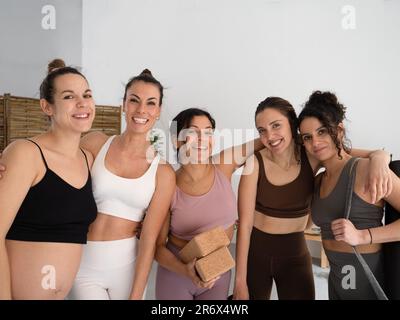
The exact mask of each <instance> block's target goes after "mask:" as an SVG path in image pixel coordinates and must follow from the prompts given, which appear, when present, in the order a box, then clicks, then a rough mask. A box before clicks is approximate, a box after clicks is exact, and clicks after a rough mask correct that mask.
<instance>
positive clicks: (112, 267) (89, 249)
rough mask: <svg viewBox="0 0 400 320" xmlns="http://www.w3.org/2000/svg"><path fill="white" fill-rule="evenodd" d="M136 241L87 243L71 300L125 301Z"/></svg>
mask: <svg viewBox="0 0 400 320" xmlns="http://www.w3.org/2000/svg"><path fill="white" fill-rule="evenodd" d="M137 248H138V239H137V238H136V237H133V238H129V239H122V240H113V241H88V242H87V244H86V245H85V246H84V249H83V254H82V259H81V264H80V267H79V271H78V274H77V275H76V278H75V281H74V284H73V286H72V289H71V291H70V293H69V295H68V299H71V300H126V299H129V295H130V293H131V289H132V283H133V275H134V272H135V260H136V255H137Z"/></svg>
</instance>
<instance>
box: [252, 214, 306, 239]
mask: <svg viewBox="0 0 400 320" xmlns="http://www.w3.org/2000/svg"><path fill="white" fill-rule="evenodd" d="M308 217H309V215H308V214H307V215H305V216H303V217H299V218H277V217H271V216H268V215H266V214H263V213H261V212H258V211H254V227H256V228H257V229H259V230H261V231H263V232H265V233H270V234H288V233H294V232H302V231H304V230H305V228H306V226H307V221H308Z"/></svg>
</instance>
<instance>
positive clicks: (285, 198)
mask: <svg viewBox="0 0 400 320" xmlns="http://www.w3.org/2000/svg"><path fill="white" fill-rule="evenodd" d="M300 154H301V156H300V157H301V160H300V161H301V163H300V166H301V167H300V173H299V175H298V176H297V178H296V179H294V180H293V181H292V182H290V183H288V184H285V185H282V186H276V185H273V184H271V183H270V182H269V181H268V179H267V177H266V175H265V167H264V161H263V158H262V155H261V154H260V152H256V153H255V156H256V158H257V160H258V164H259V171H258V182H257V197H256V207H255V208H256V210H257V211H258V212H261V213H263V214H265V215H267V216H271V217H277V218H299V217H303V216H306V215H307V214H308V213H309V211H310V204H311V198H312V195H313V190H314V174H313V170H312V168H311V166H310V163H309V162H308V158H307V155H306V151H305V149H304V147H301V151H300Z"/></svg>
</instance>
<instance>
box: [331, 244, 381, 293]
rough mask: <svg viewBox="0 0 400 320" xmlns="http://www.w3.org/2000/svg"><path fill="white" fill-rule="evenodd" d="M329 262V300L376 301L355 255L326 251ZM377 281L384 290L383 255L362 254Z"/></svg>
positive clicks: (378, 253)
mask: <svg viewBox="0 0 400 320" xmlns="http://www.w3.org/2000/svg"><path fill="white" fill-rule="evenodd" d="M325 252H326V255H327V257H328V260H329V265H330V268H331V270H330V272H329V279H328V290H329V300H375V299H376V295H375V292H374V290H373V289H372V287H371V285H370V283H369V281H368V279H367V277H366V275H365V272H364V269H363V268H362V266H361V264H360V262H359V261H358V260H357V258H356V256H355V254H354V253H343V252H334V251H330V250H325ZM362 256H363V258H364V259H365V261H366V262H367V264H368V265H369V267H370V268H371V270H372V272H373V273H374V275H375V277H376V279H377V280H378V282H379V283H380V285H381V286H382V288H383V254H382V252H381V251H379V252H376V253H367V254H362Z"/></svg>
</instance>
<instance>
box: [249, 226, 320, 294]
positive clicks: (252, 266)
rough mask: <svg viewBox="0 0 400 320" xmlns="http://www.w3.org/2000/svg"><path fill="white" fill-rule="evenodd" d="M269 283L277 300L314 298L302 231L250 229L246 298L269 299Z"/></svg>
mask: <svg viewBox="0 0 400 320" xmlns="http://www.w3.org/2000/svg"><path fill="white" fill-rule="evenodd" d="M272 280H274V281H275V284H276V289H277V291H278V297H279V299H282V300H292V299H299V300H313V299H315V288H314V277H313V272H312V264H311V256H310V253H309V252H308V248H307V245H306V240H305V238H304V233H303V232H296V233H289V234H269V233H265V232H262V231H260V230H258V229H257V228H255V227H253V230H252V233H251V238H250V248H249V257H248V261H247V285H248V288H249V295H250V299H253V300H265V299H269V298H270V295H271V289H272Z"/></svg>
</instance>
